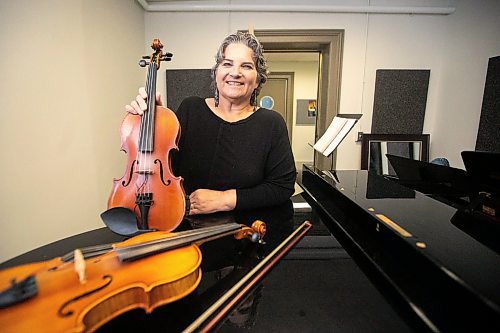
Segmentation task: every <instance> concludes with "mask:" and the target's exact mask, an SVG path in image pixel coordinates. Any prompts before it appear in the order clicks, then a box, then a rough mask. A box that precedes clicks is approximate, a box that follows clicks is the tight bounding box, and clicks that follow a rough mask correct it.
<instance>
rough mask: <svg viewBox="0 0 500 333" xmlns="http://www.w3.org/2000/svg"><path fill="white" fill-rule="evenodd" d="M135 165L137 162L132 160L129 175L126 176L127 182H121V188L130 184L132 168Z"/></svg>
mask: <svg viewBox="0 0 500 333" xmlns="http://www.w3.org/2000/svg"><path fill="white" fill-rule="evenodd" d="M136 163H137V160H134V161H133V162H132V166H131V167H130V172H129V175H128V182H126V183H125V180H124V181H122V185H123V187H127V186H128V184H130V182H131V181H132V175H133V174H134V166H135V165H136Z"/></svg>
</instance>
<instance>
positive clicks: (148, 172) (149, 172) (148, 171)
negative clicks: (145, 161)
mask: <svg viewBox="0 0 500 333" xmlns="http://www.w3.org/2000/svg"><path fill="white" fill-rule="evenodd" d="M136 173H138V174H140V175H152V174H154V172H153V170H151V169H138V170H137V171H136Z"/></svg>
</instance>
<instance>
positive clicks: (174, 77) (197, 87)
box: [166, 69, 213, 111]
mask: <svg viewBox="0 0 500 333" xmlns="http://www.w3.org/2000/svg"><path fill="white" fill-rule="evenodd" d="M166 76H167V106H168V107H169V108H170V109H172V110H174V111H176V110H177V108H178V107H179V105H180V104H181V102H182V100H183V99H184V98H186V97H189V96H199V97H212V96H213V92H212V89H211V88H210V83H211V82H212V79H211V78H210V69H167V74H166Z"/></svg>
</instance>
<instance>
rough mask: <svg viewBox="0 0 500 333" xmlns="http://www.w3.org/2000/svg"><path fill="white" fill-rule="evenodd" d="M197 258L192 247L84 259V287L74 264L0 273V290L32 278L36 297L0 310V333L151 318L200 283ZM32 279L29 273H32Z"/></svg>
mask: <svg viewBox="0 0 500 333" xmlns="http://www.w3.org/2000/svg"><path fill="white" fill-rule="evenodd" d="M161 238H165V233H163V232H153V233H147V234H143V235H140V236H137V237H134V238H132V239H130V240H129V241H126V242H123V243H119V244H117V245H116V248H119V247H122V246H129V245H130V244H134V243H138V244H139V243H143V242H145V241H150V240H154V239H161ZM200 263H201V252H200V250H199V248H198V246H197V245H195V244H191V245H188V246H183V247H180V248H177V249H173V250H169V251H167V252H164V253H160V254H156V255H154V256H149V257H146V258H142V259H141V260H137V261H131V262H122V261H121V260H120V259H119V258H118V254H117V252H116V251H109V252H108V253H106V254H104V255H101V256H98V257H94V258H90V259H86V260H85V265H86V268H85V271H86V274H85V275H86V281H85V282H83V283H82V282H80V281H79V278H78V275H77V274H76V272H75V269H74V263H73V262H68V263H61V261H60V260H59V259H58V258H56V259H53V260H50V261H47V262H42V263H35V264H29V265H23V266H19V267H14V268H12V269H6V270H4V271H1V272H0V290H4V289H6V288H8V287H9V284H10V282H11V281H12V279H15V280H17V281H19V280H20V279H22V278H24V277H25V276H26V275H29V274H36V283H37V288H38V294H37V295H36V296H35V297H33V298H31V299H28V300H26V301H23V302H21V303H18V304H14V305H11V306H8V307H6V308H4V309H0V327H1V330H2V332H16V333H18V332H84V331H85V332H92V331H95V330H96V329H97V328H99V327H100V326H102V325H103V324H104V323H106V322H108V321H109V320H111V319H112V318H115V317H117V316H118V315H120V314H122V313H124V312H127V311H130V310H132V309H136V308H142V309H144V310H145V311H146V312H148V313H149V312H151V311H152V310H153V309H155V308H156V307H158V306H160V305H163V304H167V303H170V302H173V301H175V300H177V299H180V298H182V297H185V296H186V295H188V294H189V293H191V292H192V291H193V290H194V289H195V288H196V287H197V286H198V284H199V282H200V279H201V269H200V268H199V267H200ZM30 271H31V273H28V272H30Z"/></svg>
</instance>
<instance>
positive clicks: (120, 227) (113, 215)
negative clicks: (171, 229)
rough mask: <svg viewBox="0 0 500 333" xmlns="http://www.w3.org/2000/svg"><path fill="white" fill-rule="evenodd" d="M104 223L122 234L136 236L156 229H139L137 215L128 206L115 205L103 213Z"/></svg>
mask: <svg viewBox="0 0 500 333" xmlns="http://www.w3.org/2000/svg"><path fill="white" fill-rule="evenodd" d="M101 219H102V221H103V222H104V224H105V225H106V226H107V227H108V228H109V229H110V230H111V231H113V232H114V233H116V234H118V235H121V236H127V237H131V236H136V235H139V234H143V233H146V232H151V231H156V230H155V229H139V228H138V227H137V217H136V215H135V214H134V212H133V211H131V210H130V209H128V208H126V207H113V208H110V209H108V210H106V211H104V212H103V213H101Z"/></svg>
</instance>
